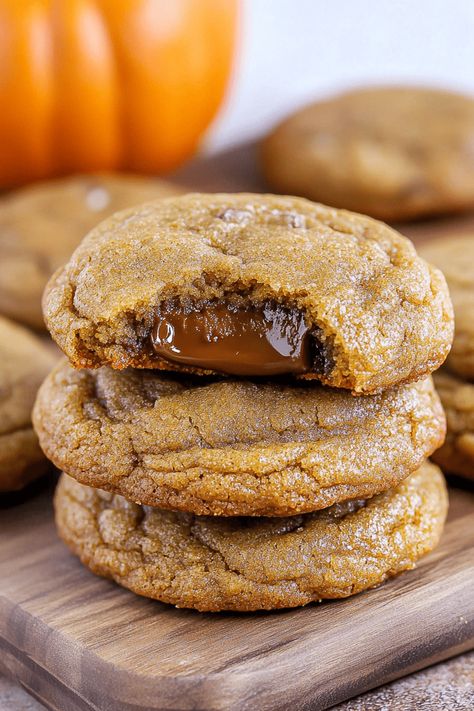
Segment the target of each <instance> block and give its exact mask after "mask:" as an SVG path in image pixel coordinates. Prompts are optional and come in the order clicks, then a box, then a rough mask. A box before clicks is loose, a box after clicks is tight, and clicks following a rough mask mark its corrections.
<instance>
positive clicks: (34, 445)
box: [0, 317, 57, 493]
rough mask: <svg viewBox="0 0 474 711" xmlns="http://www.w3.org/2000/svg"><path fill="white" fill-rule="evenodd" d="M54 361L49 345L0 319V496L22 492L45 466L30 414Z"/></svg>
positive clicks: (19, 327) (46, 463)
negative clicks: (37, 392)
mask: <svg viewBox="0 0 474 711" xmlns="http://www.w3.org/2000/svg"><path fill="white" fill-rule="evenodd" d="M56 359H57V358H56V355H55V354H54V351H53V349H52V348H51V347H50V346H49V344H48V345H46V344H44V343H43V342H42V341H41V340H40V339H39V338H38V337H37V336H34V335H33V334H31V333H29V332H28V331H27V330H26V329H24V328H22V327H21V326H17V325H16V324H14V323H11V322H10V321H8V320H7V319H4V318H2V317H0V493H1V492H5V491H15V490H17V489H21V488H23V487H24V486H26V484H28V483H29V482H30V481H32V480H33V479H35V478H36V477H37V476H39V475H40V474H42V473H43V472H44V471H45V470H46V468H47V466H48V462H47V460H46V458H45V456H44V455H43V452H42V451H41V449H40V446H39V444H38V439H37V437H36V434H35V433H34V431H33V427H32V424H31V410H32V408H33V403H34V401H35V397H36V391H37V390H38V388H39V386H40V384H41V381H42V380H43V378H44V377H45V376H46V374H47V373H48V371H49V370H50V369H51V368H52V366H53V365H54V363H55V361H56Z"/></svg>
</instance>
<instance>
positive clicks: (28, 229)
mask: <svg viewBox="0 0 474 711" xmlns="http://www.w3.org/2000/svg"><path fill="white" fill-rule="evenodd" d="M178 192H181V191H180V190H179V189H178V188H174V187H173V186H172V185H171V184H168V183H166V182H165V181H159V180H153V179H151V178H141V177H137V176H132V175H122V174H113V173H111V174H97V175H94V174H90V175H77V176H73V177H70V178H61V179H58V180H49V181H47V182H44V183H37V184H34V185H31V186H28V187H26V188H22V189H21V190H17V191H15V192H11V193H9V194H7V195H5V196H3V197H2V198H1V199H0V313H2V314H4V315H5V316H8V317H9V318H13V319H15V320H17V321H20V322H22V323H25V324H27V325H29V326H32V327H33V328H37V329H44V327H45V326H44V320H43V314H42V311H41V297H42V295H43V291H44V288H45V286H46V283H47V281H48V279H49V278H50V276H51V275H52V274H53V272H55V271H56V269H58V267H60V266H62V265H63V264H64V263H65V262H66V261H67V260H68V259H69V257H70V256H71V254H72V253H73V251H74V250H75V249H76V247H77V245H78V244H79V243H80V241H81V240H82V238H83V237H84V236H85V235H86V234H87V232H89V230H91V229H92V227H94V225H96V224H97V223H98V222H100V221H101V220H103V219H104V218H105V217H107V216H108V215H111V214H112V213H114V212H116V211H117V210H123V209H124V208H125V207H129V206H131V205H136V204H137V203H142V202H144V201H146V200H153V199H155V198H159V197H169V196H170V195H173V194H176V193H178Z"/></svg>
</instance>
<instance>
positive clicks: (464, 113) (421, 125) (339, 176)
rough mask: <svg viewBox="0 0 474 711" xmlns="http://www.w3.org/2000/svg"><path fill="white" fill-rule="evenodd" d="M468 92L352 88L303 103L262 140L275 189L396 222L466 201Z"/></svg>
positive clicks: (471, 200)
mask: <svg viewBox="0 0 474 711" xmlns="http://www.w3.org/2000/svg"><path fill="white" fill-rule="evenodd" d="M473 143H474V100H473V99H471V98H469V97H466V96H463V95H460V94H456V93H452V92H448V91H440V90H435V89H425V88H415V87H378V88H377V87H376V88H366V89H357V90H354V91H351V92H348V93H346V94H342V95H339V96H336V97H334V98H332V99H329V100H327V101H320V102H317V103H314V104H311V105H309V106H306V107H304V108H302V109H300V110H299V111H297V112H296V113H294V114H292V115H291V116H290V117H289V118H287V119H286V120H285V121H283V122H282V123H281V124H280V125H278V126H277V128H276V129H274V130H273V131H272V132H271V133H270V135H269V136H268V137H267V138H266V140H265V141H264V142H263V145H262V167H263V171H264V174H265V176H266V179H267V181H268V184H269V185H270V186H271V187H272V188H273V189H274V190H277V191H278V192H282V193H286V194H291V195H293V194H294V195H303V196H305V197H309V198H312V199H313V200H318V201H321V202H324V203H327V204H328V205H334V206H335V207H343V208H347V209H349V210H354V211H356V212H363V213H366V214H368V215H372V216H374V217H377V218H379V219H382V220H390V221H398V220H405V219H410V218H417V217H421V216H426V215H434V214H440V213H445V212H455V211H464V210H468V209H472V208H474V151H473Z"/></svg>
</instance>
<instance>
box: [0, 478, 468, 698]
mask: <svg viewBox="0 0 474 711" xmlns="http://www.w3.org/2000/svg"><path fill="white" fill-rule="evenodd" d="M451 498H452V507H451V514H450V519H449V523H448V525H447V528H446V532H445V534H444V536H443V539H442V543H441V546H440V547H439V548H438V549H437V550H436V551H435V552H434V553H433V554H431V555H430V556H428V557H427V558H425V559H424V560H423V561H422V562H421V564H420V566H419V567H418V568H417V569H416V570H415V571H412V572H409V573H406V574H404V575H402V576H400V577H399V578H396V579H394V580H393V581H391V582H389V583H387V584H386V585H384V586H382V587H380V588H378V589H377V590H373V591H370V592H367V593H363V594H361V595H359V596H356V597H354V598H352V599H349V600H344V601H335V602H329V603H324V604H322V605H311V606H309V607H307V608H304V609H300V610H292V611H283V612H278V613H272V614H265V613H262V614H252V615H236V614H218V615H212V614H207V615H205V614H199V613H196V612H193V611H187V610H175V609H172V608H169V607H167V606H165V605H162V604H160V603H155V602H152V601H149V600H145V599H142V598H139V597H136V596H134V595H133V594H132V593H129V592H127V591H125V590H123V589H121V588H119V587H118V586H116V585H114V584H113V583H110V582H108V581H105V580H102V579H99V578H96V577H94V576H93V575H92V574H91V573H89V572H88V571H87V570H86V569H84V568H83V567H82V566H81V565H80V563H79V562H78V561H77V560H76V559H75V558H74V557H73V556H71V555H70V554H69V552H68V551H67V550H66V548H65V547H64V546H63V545H62V544H61V543H60V542H59V541H58V539H57V537H56V533H55V530H54V524H53V521H52V516H51V504H50V496H49V494H48V493H41V494H38V495H36V496H35V497H34V498H32V499H31V500H29V501H27V502H25V503H22V504H20V505H17V506H15V507H11V508H7V509H4V510H3V511H2V512H1V514H0V519H1V520H0V541H1V545H0V581H1V582H0V650H1V654H0V671H2V672H4V673H6V674H9V675H11V676H13V677H16V678H18V679H20V680H21V683H22V685H23V686H24V687H25V688H26V689H27V690H29V691H30V692H31V693H32V694H33V695H34V696H35V697H36V698H38V699H39V700H41V701H42V702H43V703H44V704H45V705H46V706H47V707H49V708H51V709H57V710H58V711H65V710H66V709H67V711H76V710H77V711H79V710H80V711H83V710H85V709H97V710H99V709H100V710H101V711H102V710H103V709H107V711H115V710H116V709H117V711H132V710H133V711H138V710H139V709H143V710H144V709H147V710H150V711H151V710H155V709H160V710H161V709H169V710H171V709H203V710H204V709H206V710H207V709H209V710H211V709H212V710H213V711H214V710H216V711H217V710H220V709H226V710H228V709H235V710H237V709H239V711H240V710H244V709H245V710H247V709H256V708H258V709H262V710H265V709H288V708H291V709H295V710H298V709H301V710H302V709H310V708H311V709H313V710H314V709H325V708H328V707H330V706H332V705H333V704H335V703H338V702H340V701H342V700H344V699H347V698H350V697H351V696H354V695H356V694H359V693H361V692H363V691H365V690H367V689H370V688H373V687H375V686H378V685H379V684H382V683H385V682H387V681H389V680H392V679H395V678H397V677H399V676H401V675H404V674H407V673H409V672H412V671H414V670H416V669H419V668H422V667H423V666H426V665H428V664H432V663H434V662H436V661H439V660H441V659H444V658H447V657H449V656H452V655H454V654H457V653H460V652H462V651H464V650H467V649H469V648H472V647H473V646H474V596H473V595H472V580H473V576H474V492H473V491H469V490H466V491H462V490H458V489H454V490H453V491H452V497H451Z"/></svg>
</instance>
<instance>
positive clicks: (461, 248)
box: [420, 234, 474, 380]
mask: <svg viewBox="0 0 474 711" xmlns="http://www.w3.org/2000/svg"><path fill="white" fill-rule="evenodd" d="M420 252H421V254H422V255H423V257H424V258H425V259H426V260H427V261H429V262H432V263H433V264H435V265H436V266H437V267H439V268H440V269H442V271H443V273H444V275H445V277H446V281H447V282H448V286H449V291H450V294H451V298H452V301H453V306H454V313H455V320H456V332H455V335H454V342H453V347H452V350H451V352H450V354H449V356H448V361H447V364H448V367H449V368H450V370H453V371H454V372H455V373H458V374H459V375H461V376H463V377H465V378H467V379H468V380H474V234H473V235H463V236H459V237H456V236H452V237H451V236H448V235H447V236H446V237H444V238H443V239H439V240H436V241H433V242H430V243H427V244H425V245H422V246H421V248H420Z"/></svg>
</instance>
